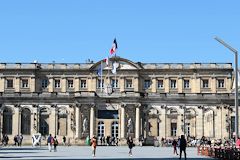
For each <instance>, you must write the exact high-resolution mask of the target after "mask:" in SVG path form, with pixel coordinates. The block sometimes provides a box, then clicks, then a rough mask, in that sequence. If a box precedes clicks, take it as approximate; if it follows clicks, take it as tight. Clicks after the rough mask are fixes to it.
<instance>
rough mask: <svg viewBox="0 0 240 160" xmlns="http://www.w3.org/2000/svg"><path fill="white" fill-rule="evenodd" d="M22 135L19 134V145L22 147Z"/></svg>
mask: <svg viewBox="0 0 240 160" xmlns="http://www.w3.org/2000/svg"><path fill="white" fill-rule="evenodd" d="M22 141H23V135H22V134H20V135H19V146H20V147H22Z"/></svg>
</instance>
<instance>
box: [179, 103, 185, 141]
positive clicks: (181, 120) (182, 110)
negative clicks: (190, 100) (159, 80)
mask: <svg viewBox="0 0 240 160" xmlns="http://www.w3.org/2000/svg"><path fill="white" fill-rule="evenodd" d="M184 107H185V106H180V108H181V109H179V114H178V117H177V136H178V135H183V134H184V129H185V128H184V116H185V115H184ZM182 126H183V128H182Z"/></svg>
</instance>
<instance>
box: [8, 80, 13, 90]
mask: <svg viewBox="0 0 240 160" xmlns="http://www.w3.org/2000/svg"><path fill="white" fill-rule="evenodd" d="M7 88H13V79H7Z"/></svg>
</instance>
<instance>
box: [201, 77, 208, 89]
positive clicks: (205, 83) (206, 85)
mask: <svg viewBox="0 0 240 160" xmlns="http://www.w3.org/2000/svg"><path fill="white" fill-rule="evenodd" d="M202 87H203V88H208V80H207V79H204V80H202Z"/></svg>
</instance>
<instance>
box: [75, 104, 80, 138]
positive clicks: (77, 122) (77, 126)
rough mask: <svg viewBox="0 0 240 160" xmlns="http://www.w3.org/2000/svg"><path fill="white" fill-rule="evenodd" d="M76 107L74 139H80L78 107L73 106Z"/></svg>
mask: <svg viewBox="0 0 240 160" xmlns="http://www.w3.org/2000/svg"><path fill="white" fill-rule="evenodd" d="M75 107H76V110H75V112H76V113H75V121H76V122H75V123H76V135H75V137H76V138H80V132H79V129H80V124H79V119H80V118H79V114H80V112H79V106H78V105H76V106H75Z"/></svg>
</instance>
